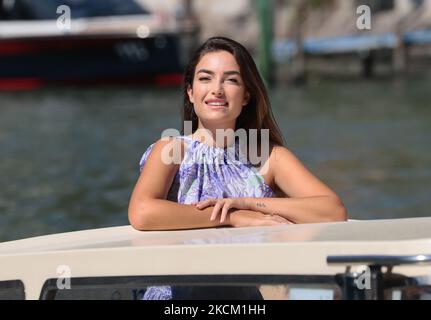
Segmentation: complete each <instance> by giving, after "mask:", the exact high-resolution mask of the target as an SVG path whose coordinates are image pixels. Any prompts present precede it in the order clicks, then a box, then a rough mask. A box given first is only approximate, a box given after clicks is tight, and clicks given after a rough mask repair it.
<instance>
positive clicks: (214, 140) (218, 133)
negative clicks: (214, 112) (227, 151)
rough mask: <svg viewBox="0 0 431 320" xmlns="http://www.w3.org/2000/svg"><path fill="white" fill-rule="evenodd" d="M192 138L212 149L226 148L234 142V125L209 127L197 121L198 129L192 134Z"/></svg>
mask: <svg viewBox="0 0 431 320" xmlns="http://www.w3.org/2000/svg"><path fill="white" fill-rule="evenodd" d="M192 138H193V139H195V140H199V141H201V142H203V143H206V144H208V145H210V146H213V147H220V148H226V147H229V146H231V145H232V144H233V143H234V140H235V125H233V126H232V125H225V126H220V125H217V126H209V125H203V124H202V123H201V122H200V121H199V125H198V129H197V130H196V131H195V132H194V133H193V134H192Z"/></svg>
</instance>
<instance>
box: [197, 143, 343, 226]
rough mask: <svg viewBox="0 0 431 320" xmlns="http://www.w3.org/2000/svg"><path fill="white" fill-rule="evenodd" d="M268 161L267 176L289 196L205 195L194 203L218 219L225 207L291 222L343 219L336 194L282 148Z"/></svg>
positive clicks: (222, 219) (222, 215) (223, 218)
mask: <svg viewBox="0 0 431 320" xmlns="http://www.w3.org/2000/svg"><path fill="white" fill-rule="evenodd" d="M268 163H269V172H270V176H272V177H273V179H274V182H275V184H276V185H277V186H278V187H279V188H280V189H281V190H282V191H283V192H284V193H285V194H287V195H288V197H289V198H225V199H208V200H205V201H202V202H199V203H197V204H196V207H197V208H198V209H201V210H203V209H206V208H208V207H211V208H212V209H213V212H212V214H211V217H210V219H211V220H215V218H216V217H217V216H220V221H221V222H223V221H224V220H225V219H226V218H228V217H229V215H228V211H229V210H231V209H233V208H237V209H243V210H252V211H259V212H261V213H264V214H268V215H279V216H281V217H283V218H285V219H287V220H288V221H290V222H293V223H311V222H327V221H344V220H347V212H346V209H345V208H344V205H343V203H342V202H341V200H340V198H339V197H338V196H337V195H336V194H335V193H334V192H333V191H332V190H331V189H330V188H329V187H327V186H326V185H325V184H323V183H322V182H321V181H320V180H319V179H317V178H316V177H315V176H314V175H313V174H311V173H310V172H309V171H308V170H307V169H306V168H305V166H304V165H303V164H302V163H301V162H300V161H299V160H298V159H297V158H296V157H295V156H294V155H293V154H292V153H291V152H290V151H288V150H287V149H286V148H284V147H275V148H274V149H273V151H272V152H271V156H270V158H269V160H268ZM217 220H218V219H217Z"/></svg>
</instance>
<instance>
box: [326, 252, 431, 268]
mask: <svg viewBox="0 0 431 320" xmlns="http://www.w3.org/2000/svg"><path fill="white" fill-rule="evenodd" d="M326 262H327V263H328V264H332V265H334V264H343V265H358V264H359V265H373V266H386V267H392V266H398V265H405V264H430V263H431V255H430V254H419V255H408V256H406V255H404V256H390V255H354V256H328V257H327V258H326Z"/></svg>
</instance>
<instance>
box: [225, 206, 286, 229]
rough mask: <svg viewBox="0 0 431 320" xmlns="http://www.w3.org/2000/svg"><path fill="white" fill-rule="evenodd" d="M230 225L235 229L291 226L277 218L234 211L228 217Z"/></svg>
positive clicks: (257, 213) (256, 213) (283, 219)
mask: <svg viewBox="0 0 431 320" xmlns="http://www.w3.org/2000/svg"><path fill="white" fill-rule="evenodd" d="M229 221H230V225H231V226H232V227H235V228H240V227H257V226H275V225H280V224H293V223H292V222H291V221H289V220H287V219H285V218H283V217H281V216H278V215H275V214H274V215H269V214H263V213H261V212H256V211H254V212H252V211H246V212H244V211H241V210H238V211H235V212H233V213H231V214H230V215H229Z"/></svg>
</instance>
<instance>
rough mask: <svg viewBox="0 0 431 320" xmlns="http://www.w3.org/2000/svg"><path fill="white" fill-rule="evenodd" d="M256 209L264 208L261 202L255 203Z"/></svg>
mask: <svg viewBox="0 0 431 320" xmlns="http://www.w3.org/2000/svg"><path fill="white" fill-rule="evenodd" d="M256 207H260V208H266V205H265V204H264V203H263V202H257V203H256Z"/></svg>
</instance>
